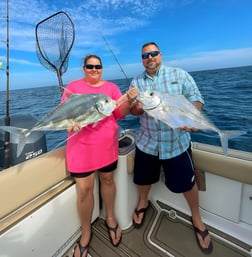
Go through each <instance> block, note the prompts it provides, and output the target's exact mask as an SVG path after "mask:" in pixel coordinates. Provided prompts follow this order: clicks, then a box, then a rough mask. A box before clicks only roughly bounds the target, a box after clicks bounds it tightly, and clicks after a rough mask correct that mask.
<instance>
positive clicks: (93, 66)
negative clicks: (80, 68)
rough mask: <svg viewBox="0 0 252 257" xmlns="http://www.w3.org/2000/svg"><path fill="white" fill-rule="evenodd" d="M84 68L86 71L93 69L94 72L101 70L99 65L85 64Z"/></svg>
mask: <svg viewBox="0 0 252 257" xmlns="http://www.w3.org/2000/svg"><path fill="white" fill-rule="evenodd" d="M85 67H86V69H88V70H92V69H93V68H95V69H96V70H100V69H102V65H101V64H97V65H93V64H86V65H85Z"/></svg>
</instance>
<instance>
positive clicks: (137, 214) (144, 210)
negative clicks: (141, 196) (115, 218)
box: [133, 202, 150, 228]
mask: <svg viewBox="0 0 252 257" xmlns="http://www.w3.org/2000/svg"><path fill="white" fill-rule="evenodd" d="M149 207H150V203H149V202H148V206H147V207H145V208H142V209H140V210H137V208H136V209H135V214H136V216H137V217H139V214H140V213H143V218H142V220H141V222H140V223H136V222H135V220H134V218H133V226H134V227H135V228H140V227H141V226H142V225H143V223H144V218H145V213H146V211H147V210H148V208H149Z"/></svg>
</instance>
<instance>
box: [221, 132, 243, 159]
mask: <svg viewBox="0 0 252 257" xmlns="http://www.w3.org/2000/svg"><path fill="white" fill-rule="evenodd" d="M218 134H219V136H220V140H221V146H222V149H223V154H224V155H225V156H227V155H228V140H229V139H232V138H235V137H239V136H241V135H245V134H247V132H246V131H242V130H222V131H220V132H219V133H218Z"/></svg>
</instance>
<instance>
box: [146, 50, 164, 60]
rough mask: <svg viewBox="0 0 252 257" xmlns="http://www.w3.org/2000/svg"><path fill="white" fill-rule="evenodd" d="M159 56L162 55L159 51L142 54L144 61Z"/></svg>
mask: <svg viewBox="0 0 252 257" xmlns="http://www.w3.org/2000/svg"><path fill="white" fill-rule="evenodd" d="M159 54H160V52H159V51H151V52H149V53H144V54H142V58H143V59H147V58H149V56H151V57H155V56H158V55H159Z"/></svg>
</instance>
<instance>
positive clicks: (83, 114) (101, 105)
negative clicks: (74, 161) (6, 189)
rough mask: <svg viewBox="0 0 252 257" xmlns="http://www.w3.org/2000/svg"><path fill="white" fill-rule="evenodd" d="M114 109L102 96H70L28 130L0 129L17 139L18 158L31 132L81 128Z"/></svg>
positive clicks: (3, 127) (108, 98) (110, 101)
mask: <svg viewBox="0 0 252 257" xmlns="http://www.w3.org/2000/svg"><path fill="white" fill-rule="evenodd" d="M115 108H116V102H115V101H114V100H112V99H111V98H110V97H109V96H106V95H104V94H72V95H71V96H69V97H68V98H67V100H66V101H65V102H63V103H61V104H59V105H58V106H57V107H56V108H55V109H53V110H52V111H51V112H49V113H48V114H46V115H45V116H44V117H43V118H42V119H41V120H39V121H38V122H37V123H36V124H35V125H34V127H33V128H31V129H30V130H29V129H25V128H17V127H12V126H0V129H1V130H3V131H7V132H9V133H11V135H12V136H17V137H18V140H19V143H18V146H17V157H18V156H19V155H20V154H21V153H22V151H23V148H24V146H25V144H26V142H27V138H28V137H29V135H30V134H31V133H32V132H35V131H46V130H65V129H67V128H69V127H70V126H71V125H73V124H76V123H78V124H79V125H80V127H81V128H83V127H85V126H87V125H88V124H91V123H96V122H98V121H100V120H102V119H104V118H105V117H107V116H110V115H111V114H112V112H113V111H114V109H115Z"/></svg>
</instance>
